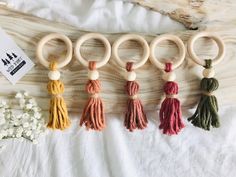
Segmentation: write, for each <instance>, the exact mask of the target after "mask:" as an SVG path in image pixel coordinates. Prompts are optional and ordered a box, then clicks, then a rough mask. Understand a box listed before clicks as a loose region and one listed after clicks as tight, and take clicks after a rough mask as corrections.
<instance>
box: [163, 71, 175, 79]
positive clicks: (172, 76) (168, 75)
mask: <svg viewBox="0 0 236 177" xmlns="http://www.w3.org/2000/svg"><path fill="white" fill-rule="evenodd" d="M162 79H163V80H165V81H174V80H175V79H176V75H175V73H174V72H166V73H164V74H163V75H162Z"/></svg>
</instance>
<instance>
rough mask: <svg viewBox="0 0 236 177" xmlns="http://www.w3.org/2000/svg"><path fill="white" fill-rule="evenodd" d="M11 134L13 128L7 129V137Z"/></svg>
mask: <svg viewBox="0 0 236 177" xmlns="http://www.w3.org/2000/svg"><path fill="white" fill-rule="evenodd" d="M13 132H14V129H13V128H9V129H8V130H7V134H8V135H9V136H11V135H13Z"/></svg>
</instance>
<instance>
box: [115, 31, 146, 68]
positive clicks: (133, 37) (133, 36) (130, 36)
mask: <svg viewBox="0 0 236 177" xmlns="http://www.w3.org/2000/svg"><path fill="white" fill-rule="evenodd" d="M127 40H135V41H138V42H139V43H140V44H141V45H142V47H143V56H142V58H141V60H140V61H138V62H134V64H133V69H137V68H139V67H141V66H143V65H144V64H145V63H146V61H147V60H148V57H149V54H150V50H149V46H148V43H147V41H146V40H145V39H144V38H143V37H142V36H140V35H137V34H126V35H123V36H121V37H120V38H118V39H117V40H116V41H115V42H114V44H113V45H112V55H113V57H114V58H115V60H116V61H117V63H118V64H119V65H120V66H121V67H123V68H125V67H126V63H125V62H124V61H122V60H121V58H120V57H119V55H118V48H119V46H120V44H121V43H123V42H125V41H127Z"/></svg>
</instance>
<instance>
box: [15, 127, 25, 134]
mask: <svg viewBox="0 0 236 177" xmlns="http://www.w3.org/2000/svg"><path fill="white" fill-rule="evenodd" d="M23 131H24V130H23V128H22V127H18V128H17V130H16V132H17V133H22V132H23Z"/></svg>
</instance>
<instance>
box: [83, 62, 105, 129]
mask: <svg viewBox="0 0 236 177" xmlns="http://www.w3.org/2000/svg"><path fill="white" fill-rule="evenodd" d="M89 70H90V72H94V71H96V61H89ZM86 91H87V92H88V93H89V94H90V98H89V100H88V102H87V104H86V105H85V108H84V110H83V114H82V117H81V119H80V126H82V125H83V124H84V125H85V126H86V128H87V129H93V130H97V131H101V130H103V129H104V128H105V127H106V122H105V114H104V105H103V102H102V99H101V98H100V97H99V95H98V94H99V92H100V91H101V83H100V81H99V80H98V78H96V79H95V80H91V78H90V79H89V81H88V82H87V84H86Z"/></svg>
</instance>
